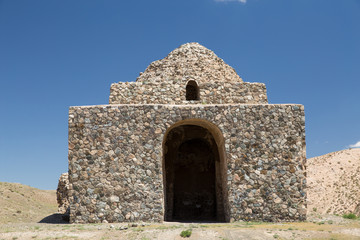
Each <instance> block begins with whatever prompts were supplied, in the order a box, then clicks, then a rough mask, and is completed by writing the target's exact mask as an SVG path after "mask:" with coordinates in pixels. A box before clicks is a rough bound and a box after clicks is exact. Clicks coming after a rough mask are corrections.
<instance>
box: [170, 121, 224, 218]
mask: <svg viewBox="0 0 360 240" xmlns="http://www.w3.org/2000/svg"><path fill="white" fill-rule="evenodd" d="M223 145H224V141H223V137H222V134H221V132H220V130H219V129H218V128H217V127H216V126H215V125H213V124H211V123H209V122H207V121H204V120H200V119H193V120H184V121H180V122H178V123H176V124H174V125H173V126H172V127H170V128H169V129H168V131H167V133H166V134H165V137H164V142H163V156H164V160H163V170H164V171H163V172H164V191H165V194H164V195H165V216H164V220H165V221H221V222H226V221H229V217H228V216H229V214H228V202H227V189H226V164H225V151H224V146H223Z"/></svg>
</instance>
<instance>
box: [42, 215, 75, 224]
mask: <svg viewBox="0 0 360 240" xmlns="http://www.w3.org/2000/svg"><path fill="white" fill-rule="evenodd" d="M39 223H49V224H69V219H68V216H66V215H65V214H61V213H54V214H52V215H49V216H47V217H44V218H43V219H41V220H40V221H39Z"/></svg>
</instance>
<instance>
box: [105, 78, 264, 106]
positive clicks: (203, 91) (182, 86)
mask: <svg viewBox="0 0 360 240" xmlns="http://www.w3.org/2000/svg"><path fill="white" fill-rule="evenodd" d="M186 84H187V81H186V80H184V79H173V80H167V81H165V82H146V83H143V82H139V81H137V82H119V83H113V84H112V85H111V88H110V98H109V103H110V104H132V103H138V104H141V103H143V104H153V103H154V104H194V103H196V102H198V103H201V104H222V103H229V104H232V103H249V104H252V103H253V104H256V103H258V104H266V103H267V95H266V87H265V84H263V83H248V82H220V81H213V82H211V81H209V82H205V81H204V82H198V83H197V84H198V87H199V94H200V100H198V101H187V100H186V97H185V96H186Z"/></svg>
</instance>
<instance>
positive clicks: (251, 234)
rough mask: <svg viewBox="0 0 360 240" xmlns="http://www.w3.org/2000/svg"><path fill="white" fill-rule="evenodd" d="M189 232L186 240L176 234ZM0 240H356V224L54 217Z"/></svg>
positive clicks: (8, 229) (13, 228) (334, 219)
mask: <svg viewBox="0 0 360 240" xmlns="http://www.w3.org/2000/svg"><path fill="white" fill-rule="evenodd" d="M188 229H190V230H191V231H192V234H191V236H190V238H183V237H181V236H180V233H181V232H182V231H184V230H188ZM0 239H1V240H2V239H11V240H15V239H19V240H20V239H21V240H22V239H97V240H98V239H129V240H132V239H134V240H135V239H140V240H150V239H161V240H163V239H196V240H212V239H217V240H232V239H360V220H359V219H357V220H349V219H344V218H342V217H340V216H335V215H312V216H309V218H308V221H306V222H295V223H263V222H234V223H178V222H165V223H161V224H160V223H151V224H150V223H135V224H124V223H122V224H121V223H114V224H68V223H66V222H63V221H62V220H61V216H60V215H57V214H54V215H52V216H49V217H47V218H44V219H43V220H42V223H11V224H1V225H0Z"/></svg>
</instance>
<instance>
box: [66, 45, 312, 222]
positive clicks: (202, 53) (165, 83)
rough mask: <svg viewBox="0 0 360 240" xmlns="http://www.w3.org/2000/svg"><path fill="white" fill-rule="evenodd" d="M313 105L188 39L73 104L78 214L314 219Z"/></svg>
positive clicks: (85, 218) (72, 164)
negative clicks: (282, 94)
mask: <svg viewBox="0 0 360 240" xmlns="http://www.w3.org/2000/svg"><path fill="white" fill-rule="evenodd" d="M305 155H306V153H305V116H304V107H303V106H302V105H299V104H268V101H267V94H266V87H265V85H264V84H262V83H249V82H243V80H242V79H241V78H240V77H239V76H238V75H237V73H236V72H235V70H234V69H233V68H232V67H230V66H229V65H227V64H225V63H224V61H223V60H222V59H220V58H219V57H217V56H216V55H215V54H214V52H212V51H210V50H209V49H207V48H205V47H203V46H201V45H200V44H198V43H187V44H184V45H182V46H180V47H179V48H177V49H175V50H174V51H172V52H171V53H170V54H169V55H168V56H167V57H165V58H164V59H162V60H159V61H155V62H153V63H151V64H150V65H149V67H148V68H147V69H146V70H145V71H144V72H143V73H140V76H139V77H138V78H137V80H136V81H135V82H119V83H114V84H112V85H111V89H110V98H109V105H96V106H80V107H70V109H69V180H70V221H71V222H72V223H94V222H132V221H151V222H161V221H221V222H228V221H236V220H263V221H295V220H304V219H306V169H305V161H306V156H305Z"/></svg>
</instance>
